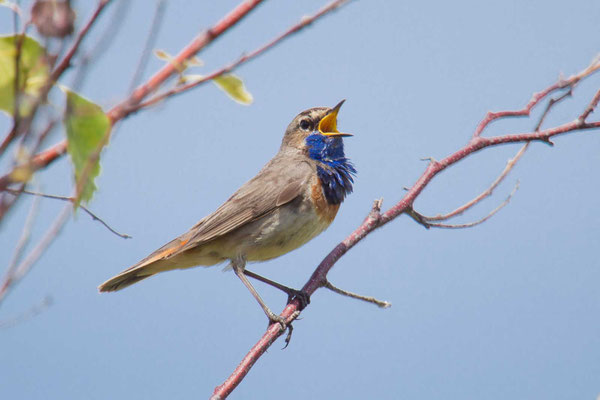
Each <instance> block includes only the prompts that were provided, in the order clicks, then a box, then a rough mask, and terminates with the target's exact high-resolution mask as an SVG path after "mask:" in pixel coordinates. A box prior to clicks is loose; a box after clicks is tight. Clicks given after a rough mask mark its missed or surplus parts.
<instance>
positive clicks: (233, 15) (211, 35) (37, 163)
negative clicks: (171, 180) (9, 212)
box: [0, 0, 349, 190]
mask: <svg viewBox="0 0 600 400" xmlns="http://www.w3.org/2000/svg"><path fill="white" fill-rule="evenodd" d="M262 1H263V0H248V1H245V2H242V3H240V4H239V5H238V6H237V7H236V8H234V9H233V10H232V11H231V12H230V13H229V14H227V15H226V16H224V17H223V18H222V19H221V20H220V21H219V22H217V23H216V24H215V25H214V26H213V27H212V28H210V29H208V30H206V31H204V32H203V33H201V34H200V35H199V36H197V37H196V38H195V39H194V40H192V41H191V42H190V43H189V44H188V45H187V46H186V47H185V48H183V49H182V50H181V51H180V52H179V54H177V55H176V56H175V57H174V58H173V61H172V62H170V63H166V64H165V65H164V66H163V67H162V68H161V69H160V70H159V71H158V72H156V73H155V74H154V75H153V76H152V77H151V78H150V79H148V80H147V81H146V82H145V83H144V84H142V85H140V86H139V87H138V88H137V89H135V90H134V92H133V93H132V94H131V95H130V96H129V98H127V99H126V100H124V101H122V102H121V103H120V104H118V105H116V106H115V107H113V108H112V109H111V110H110V111H108V113H107V114H108V116H109V118H110V119H111V123H112V124H113V125H114V124H115V123H117V122H118V121H120V120H121V119H123V118H125V117H127V116H129V115H130V114H131V113H133V112H135V111H137V110H138V109H139V108H140V107H145V106H148V105H150V104H147V103H146V104H144V105H141V104H140V103H142V102H143V100H144V99H145V98H146V97H147V96H148V95H150V94H151V93H154V92H155V91H156V90H157V89H158V88H159V87H160V86H161V85H162V84H163V83H164V82H165V81H166V80H167V79H168V78H170V77H171V76H173V75H175V74H177V73H178V71H177V68H176V67H175V66H177V65H181V64H182V63H183V62H184V61H186V60H188V59H190V58H192V57H194V56H195V55H196V54H197V53H198V52H199V51H200V50H202V49H203V48H204V47H206V46H207V45H208V44H210V43H212V42H213V41H214V40H215V39H217V38H218V37H219V36H220V35H222V34H223V33H224V32H225V31H227V30H228V29H229V28H231V27H232V26H233V25H235V24H236V23H237V22H239V20H241V19H242V18H243V17H244V16H246V15H247V14H248V13H249V12H250V11H252V10H253V9H254V8H255V7H256V6H258V5H259V4H260V3H261V2H262ZM348 1H349V0H335V1H332V2H331V3H329V4H328V5H327V6H325V7H324V8H323V9H321V11H319V12H318V13H317V14H316V15H315V16H312V17H307V18H308V20H307V21H308V23H310V22H314V21H315V20H316V19H317V18H320V17H322V16H324V15H325V14H327V13H329V12H331V11H333V10H334V9H336V8H338V7H340V6H342V5H343V4H345V3H347V2H348ZM308 23H303V22H302V21H301V22H300V23H298V24H296V25H294V26H293V27H292V28H290V29H289V30H288V31H286V33H284V34H282V35H280V36H278V37H277V38H275V39H273V41H272V42H269V43H268V44H266V45H265V46H263V47H264V48H261V49H257V50H255V52H253V53H251V54H248V55H246V56H242V58H241V59H240V60H242V59H245V60H244V61H242V62H245V61H248V60H249V59H251V58H254V57H256V56H258V55H260V54H262V53H264V51H266V50H267V49H269V48H271V47H273V46H274V45H276V44H277V43H279V42H281V40H283V39H284V37H281V36H283V35H285V37H287V36H289V35H291V34H292V33H295V32H296V31H298V30H300V29H302V28H304V27H305V26H306V25H308ZM254 53H256V54H254ZM240 60H238V61H237V62H236V63H234V64H236V65H234V66H237V65H239V64H241V62H240ZM231 68H233V66H232V65H229V66H227V67H224V68H222V69H221V70H217V71H214V72H213V73H212V74H209V75H208V76H206V77H205V78H206V80H209V79H213V78H215V77H217V76H220V75H221V74H223V73H226V72H228V71H230V70H231ZM194 83H195V84H196V86H197V85H200V84H201V83H202V82H199V81H196V82H194ZM154 100H155V101H153V103H154V102H156V101H159V100H162V98H160V99H156V98H154ZM153 103H152V104H153ZM66 148H67V142H66V141H62V142H58V143H56V144H55V145H53V146H52V147H50V148H48V149H46V150H44V151H42V152H41V153H39V154H37V155H36V156H34V157H33V159H32V162H31V165H32V168H33V169H34V170H39V169H42V168H45V167H47V166H48V165H49V164H51V163H52V162H53V161H55V160H56V159H58V158H59V157H61V156H62V155H64V154H65V153H66ZM11 183H13V181H12V180H11V173H8V174H6V175H4V176H2V177H0V190H2V189H4V188H6V187H7V186H8V185H10V184H11Z"/></svg>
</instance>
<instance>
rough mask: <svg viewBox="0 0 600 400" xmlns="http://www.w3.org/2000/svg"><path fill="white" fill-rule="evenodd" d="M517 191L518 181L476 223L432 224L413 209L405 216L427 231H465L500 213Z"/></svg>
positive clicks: (427, 218)
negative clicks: (510, 190)
mask: <svg viewBox="0 0 600 400" xmlns="http://www.w3.org/2000/svg"><path fill="white" fill-rule="evenodd" d="M528 144H529V143H526V144H525V146H527V145H528ZM524 148H525V147H522V148H521V149H524ZM517 189H519V181H517V183H516V185H515V187H514V188H513V190H512V192H510V194H509V195H508V197H507V198H506V199H504V201H503V202H502V203H500V204H499V205H498V206H497V207H496V208H494V209H493V210H492V211H490V212H489V214H488V215H486V216H484V217H483V218H480V219H478V220H477V221H473V222H467V223H464V224H444V223H440V222H432V220H431V219H430V217H427V216H425V215H421V214H419V213H417V212H416V211H415V210H413V209H409V210H407V211H406V214H408V215H409V216H410V217H412V218H413V219H414V220H415V221H416V222H417V223H418V224H421V225H423V226H424V227H425V228H427V229H429V228H444V229H465V228H472V227H474V226H477V225H479V224H482V223H484V222H485V221H487V220H488V219H490V218H492V217H493V216H494V215H495V214H496V213H497V212H498V211H500V210H501V209H503V208H504V207H505V206H506V205H507V204H508V203H510V200H511V199H512V197H513V196H514V195H515V193H516V191H517ZM438 221H440V220H438Z"/></svg>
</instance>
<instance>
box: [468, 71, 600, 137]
mask: <svg viewBox="0 0 600 400" xmlns="http://www.w3.org/2000/svg"><path fill="white" fill-rule="evenodd" d="M598 69H600V60H598V59H595V60H594V61H593V62H592V63H591V64H590V66H589V67H587V68H586V69H584V70H583V71H581V72H579V73H578V74H575V75H572V76H570V77H569V78H567V79H559V80H558V82H556V83H555V84H554V85H551V86H549V87H547V88H546V89H544V90H542V91H541V92H538V93H534V94H533V96H531V99H530V100H529V103H527V105H526V106H525V107H523V108H522V109H520V110H515V111H500V112H491V111H490V112H488V113H487V114H486V116H485V118H484V119H483V120H482V121H481V122H480V123H479V125H477V128H476V129H475V132H474V133H473V137H478V136H480V135H481V133H482V132H483V130H484V129H485V128H486V127H487V126H488V125H489V124H490V123H491V122H493V121H496V120H498V119H501V118H507V117H527V116H529V113H530V112H531V110H532V109H533V108H534V107H535V106H536V105H538V104H539V102H540V101H542V100H544V99H545V98H546V97H547V96H548V95H550V94H552V93H554V92H555V91H557V90H560V89H564V88H567V87H571V88H573V87H575V86H576V85H577V83H579V81H580V80H581V79H583V78H585V77H587V76H589V75H591V74H593V73H594V72H596V71H598Z"/></svg>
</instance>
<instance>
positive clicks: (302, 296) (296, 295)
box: [287, 288, 310, 311]
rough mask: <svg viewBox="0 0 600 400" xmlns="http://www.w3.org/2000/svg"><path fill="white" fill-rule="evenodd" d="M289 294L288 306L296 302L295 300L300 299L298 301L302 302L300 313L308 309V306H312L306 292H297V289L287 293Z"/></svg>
mask: <svg viewBox="0 0 600 400" xmlns="http://www.w3.org/2000/svg"><path fill="white" fill-rule="evenodd" d="M287 294H288V300H287V302H288V304H289V303H290V302H291V301H292V300H294V299H298V301H299V302H300V307H299V311H302V310H304V309H305V308H306V306H307V305H309V304H310V295H309V294H308V293H306V292H305V291H304V290H296V289H291V288H290V289H289V292H287Z"/></svg>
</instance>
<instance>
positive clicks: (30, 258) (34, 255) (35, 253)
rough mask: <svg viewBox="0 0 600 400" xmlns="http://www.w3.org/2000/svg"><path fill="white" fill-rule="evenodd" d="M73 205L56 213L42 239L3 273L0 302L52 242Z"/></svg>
mask: <svg viewBox="0 0 600 400" xmlns="http://www.w3.org/2000/svg"><path fill="white" fill-rule="evenodd" d="M72 208H73V206H72V205H71V204H68V205H67V206H65V207H64V208H63V209H62V211H61V212H60V213H59V214H58V216H57V217H56V219H55V220H54V222H53V223H52V225H51V226H50V228H49V229H48V231H47V232H46V234H45V235H44V237H43V238H42V240H40V242H39V243H38V244H37V245H36V246H35V248H34V249H33V250H32V251H31V252H30V253H29V254H28V255H27V257H26V258H25V259H24V260H23V261H22V262H21V263H20V264H19V265H18V266H17V267H16V268H14V270H13V271H12V273H11V274H10V275H5V276H4V278H3V280H2V284H0V304H2V301H4V299H5V298H6V295H7V294H8V293H9V291H10V289H11V288H13V287H14V286H15V284H16V283H18V282H19V281H20V280H21V279H23V277H24V276H25V275H27V273H28V272H29V271H30V270H31V267H32V266H33V265H34V264H35V262H36V261H37V260H38V259H39V258H40V257H41V256H42V254H43V253H44V252H45V251H46V249H47V248H48V246H50V245H51V244H52V242H54V240H55V239H56V237H57V236H58V234H59V233H60V231H61V230H62V228H63V226H64V225H65V223H66V222H67V220H68V218H69V215H70V214H71V210H72Z"/></svg>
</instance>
